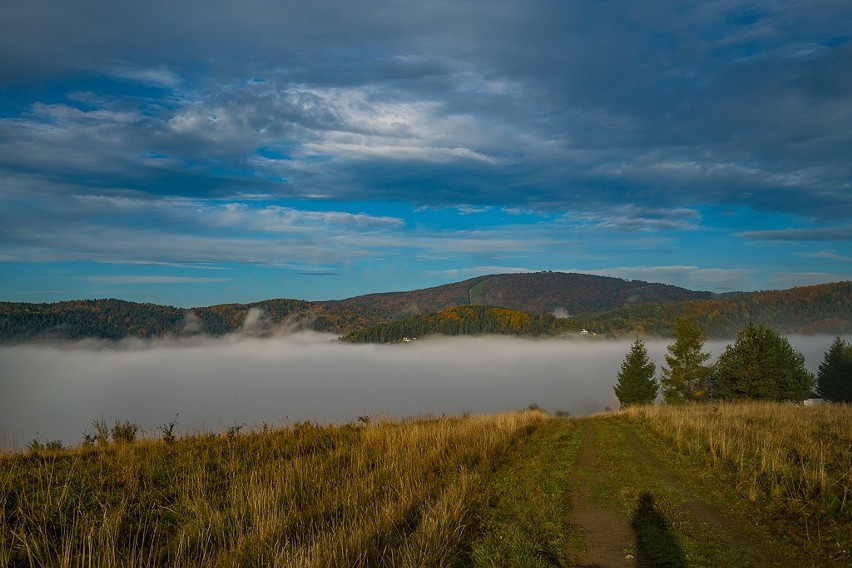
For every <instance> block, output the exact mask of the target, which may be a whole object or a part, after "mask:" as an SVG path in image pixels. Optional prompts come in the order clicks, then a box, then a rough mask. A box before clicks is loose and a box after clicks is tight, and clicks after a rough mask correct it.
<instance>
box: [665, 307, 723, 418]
mask: <svg viewBox="0 0 852 568" xmlns="http://www.w3.org/2000/svg"><path fill="white" fill-rule="evenodd" d="M674 336H675V342H674V343H673V344H671V345H669V347H668V354H667V355H666V365H668V367H663V369H662V370H663V376H662V378H661V379H660V386H661V387H662V390H663V398H664V399H665V401H666V402H667V403H669V404H676V403H679V402H687V401H696V400H703V399H704V398H705V397H706V396H707V393H708V391H709V388H710V377H711V367H710V366H708V365H707V364H706V363H707V360H708V359H710V354H709V353H704V352H703V351H702V349H703V348H704V331H703V330H702V329H701V327H700V326H699V325H698V324H697V323H696V322H695V319H694V318H691V317H686V316H681V317H679V318H677V320H676V322H675V329H674Z"/></svg>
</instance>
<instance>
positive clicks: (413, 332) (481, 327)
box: [342, 306, 567, 343]
mask: <svg viewBox="0 0 852 568" xmlns="http://www.w3.org/2000/svg"><path fill="white" fill-rule="evenodd" d="M566 323H567V322H566V320H563V319H560V318H557V317H555V316H552V315H549V314H536V315H531V314H527V313H525V312H521V311H517V310H509V309H506V308H499V307H494V306H456V307H454V308H450V309H448V310H443V311H440V312H437V313H434V314H429V315H425V316H412V317H409V318H406V319H404V320H400V321H395V322H391V323H385V324H379V325H375V326H372V327H368V328H366V329H361V330H358V331H354V332H352V333H350V334H349V335H347V336H345V337H343V338H342V339H343V340H344V341H349V342H352V343H397V342H400V341H403V340H404V339H406V338H408V339H415V338H418V337H425V336H427V335H436V334H440V335H481V334H503V335H556V334H558V333H561V332H562V331H565V329H566V328H565V325H566Z"/></svg>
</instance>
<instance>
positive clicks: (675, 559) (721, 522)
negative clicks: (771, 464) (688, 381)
mask: <svg viewBox="0 0 852 568" xmlns="http://www.w3.org/2000/svg"><path fill="white" fill-rule="evenodd" d="M580 427H581V428H583V429H584V431H583V432H582V433H580V435H581V436H582V443H581V445H580V450H579V453H578V456H577V461H576V464H575V468H574V472H573V475H572V479H571V484H572V486H571V488H570V494H571V516H570V521H571V523H572V525H574V528H575V529H577V528H579V532H580V533H581V534H582V540H583V543H584V549H583V550H582V551H576V550H573V551H566V554H565V557H566V558H567V559H568V565H569V566H583V567H593V566H594V567H610V566H612V567H631V566H642V567H644V566H673V567H678V566H708V567H715V566H732V567H734V566H743V567H749V566H754V567H761V566H783V567H796V566H805V567H806V566H821V565H823V564H820V563H819V562H815V561H813V560H811V559H808V558H806V557H804V555H803V554H802V553H801V551H799V550H797V549H795V548H794V547H792V546H790V545H789V544H787V543H785V542H783V541H782V540H779V539H778V538H777V537H773V536H772V535H771V534H770V533H769V532H768V531H767V530H766V528H765V527H762V526H760V525H759V524H757V523H756V522H755V521H754V520H753V519H752V517H751V515H750V514H749V510H748V507H747V506H746V505H744V503H743V500H742V499H739V498H737V497H736V495H735V493H734V492H733V490H732V489H731V488H726V487H724V486H723V485H721V484H720V483H718V482H717V481H715V480H713V479H710V478H708V477H707V476H706V472H704V471H702V470H700V469H699V468H697V467H695V466H692V465H690V464H687V463H685V462H684V460H682V459H677V458H676V457H675V456H674V455H673V454H672V452H670V451H668V450H667V449H666V448H663V447H662V446H661V444H660V442H659V441H658V440H656V439H653V438H651V437H650V436H647V435H645V434H642V433H640V434H637V430H636V428H635V426H634V425H631V424H630V423H628V422H627V421H625V420H623V419H620V418H589V419H585V420H582V421H580Z"/></svg>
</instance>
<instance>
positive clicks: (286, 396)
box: [0, 333, 833, 448]
mask: <svg viewBox="0 0 852 568" xmlns="http://www.w3.org/2000/svg"><path fill="white" fill-rule="evenodd" d="M832 339H833V338H832V337H826V336H822V337H791V338H790V340H791V343H792V344H793V345H794V346H795V347H796V348H797V349H798V350H800V351H801V352H802V353H803V354H804V355H805V356H806V358H807V366H808V368H809V369H811V370H812V371H816V369H817V367H818V365H819V363H820V362H821V361H822V359H823V355H824V353H825V351H826V350H827V349H828V347H829V345H830V343H831V341H832ZM668 343H669V341H664V340H651V341H649V342H648V350H649V354H650V355H651V357H652V358H653V359H655V360H656V362H657V364H658V366H659V365H660V364H662V363H663V361H664V359H663V356H664V354H665V351H666V346H667V344H668ZM728 343H729V342H727V341H713V342H708V343H707V344H706V348H707V350H708V351H710V352H711V353H712V354H713V355H714V356H716V355H718V354H719V353H721V352H722V351H723V350H724V348H725V346H726V345H727V344H728ZM628 344H629V341H627V340H621V341H615V340H605V339H602V338H576V339H570V340H568V339H549V340H526V339H516V338H508V337H479V338H475V337H474V338H470V337H463V338H453V339H428V340H419V341H416V342H412V343H406V344H399V345H349V344H343V343H340V342H337V341H335V338H334V337H332V336H327V335H321V334H315V333H299V334H293V335H289V336H286V337H273V338H251V337H245V336H232V337H226V338H221V339H210V338H207V339H203V338H194V339H185V340H168V341H141V340H136V341H124V342H120V343H108V342H98V341H83V342H76V343H66V344H57V345H20V346H12V347H3V348H0V369H2V371H0V447H2V446H6V447H9V446H11V445H13V444H14V445H16V446H17V447H18V448H21V447H22V446H23V444H25V443H26V442H28V441H30V440H32V439H33V438H34V437H38V438H39V439H41V440H42V441H45V440H62V441H63V442H65V443H66V444H68V443H71V444H77V443H79V441H80V439H81V436H82V433H83V432H84V431H87V430H88V431H91V430H92V427H91V423H92V420H93V419H96V418H100V417H103V418H104V419H105V420H106V421H107V422H108V423H110V424H111V423H113V422H114V421H115V420H117V419H120V420H130V421H133V422H136V423H138V424H140V425H141V426H142V427H143V428H144V429H145V431H146V432H147V433H148V434H149V435H151V436H155V435H157V433H158V430H157V427H158V426H159V425H162V424H164V423H166V422H169V421H171V420H173V419H174V418H175V416H176V415H177V422H178V428H177V430H179V431H181V432H187V431H198V430H201V429H204V430H209V431H214V432H216V431H221V430H223V429H225V428H227V427H229V426H232V425H238V424H246V428H253V427H257V426H259V425H260V424H261V423H262V422H264V421H266V422H268V423H269V424H272V425H275V426H277V425H281V424H286V423H288V422H292V421H294V420H306V419H310V420H317V421H321V422H345V421H351V420H355V419H357V417H359V416H362V415H370V416H391V417H407V416H418V415H426V414H434V415H440V414H443V413H446V414H458V413H462V412H465V411H469V412H473V413H490V412H499V411H504V410H512V409H518V408H523V407H526V406H527V405H529V404H531V403H537V404H539V405H540V406H541V407H543V408H545V409H547V410H550V411H555V410H567V411H568V412H570V413H571V414H575V415H576V414H584V413H591V412H594V411H598V410H603V409H604V408H605V407H607V406H610V407H613V408H615V407H617V405H618V403H617V401H616V399H615V397H614V395H613V391H612V385H613V384H614V382H615V376H616V373H617V372H618V368H619V366H620V364H621V361H622V359H623V358H624V355H625V353H626V352H627V349H628Z"/></svg>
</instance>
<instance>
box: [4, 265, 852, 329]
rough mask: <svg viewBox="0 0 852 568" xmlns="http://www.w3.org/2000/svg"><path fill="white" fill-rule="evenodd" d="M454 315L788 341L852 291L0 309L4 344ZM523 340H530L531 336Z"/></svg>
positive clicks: (587, 287)
mask: <svg viewBox="0 0 852 568" xmlns="http://www.w3.org/2000/svg"><path fill="white" fill-rule="evenodd" d="M458 306H492V307H495V308H504V309H507V310H513V311H517V312H523V314H524V316H515V317H516V319H517V318H521V319H524V318H530V319H531V320H533V319H535V321H537V322H538V323H536V326H537V327H536V329H539V330H541V331H539V332H536V333H552V332H553V330H555V329H556V328H560V329H561V328H565V329H573V330H579V329H581V328H586V329H589V330H590V331H594V332H597V333H602V334H603V333H606V334H610V335H623V334H628V333H633V332H637V331H638V332H645V333H649V334H654V335H661V336H665V335H668V334H670V333H671V329H672V326H673V324H674V320H675V318H676V317H677V316H678V315H680V314H683V313H689V314H692V315H694V316H696V318H697V319H698V320H699V322H700V323H701V324H702V325H704V326H705V328H706V330H707V333H708V335H710V336H725V335H733V334H734V333H735V332H736V330H737V329H739V328H740V327H741V326H742V325H744V324H745V323H747V322H749V321H754V322H757V323H764V324H767V325H771V326H772V327H775V328H776V329H778V330H779V331H782V332H786V333H848V332H850V331H852V282H837V283H831V284H822V285H818V286H807V287H802V288H792V289H789V290H781V291H766V292H741V293H734V294H726V295H716V294H712V293H710V292H703V291H692V290H687V289H684V288H678V287H676V286H670V285H666V284H654V283H649V282H643V281H640V280H622V279H619V278H610V277H605V276H593V275H588V274H572V273H562V272H537V273H526V274H497V275H491V276H480V277H477V278H471V279H469V280H464V281H461V282H455V283H451V284H446V285H443V286H436V287H432V288H424V289H420V290H412V291H406V292H387V293H380V294H368V295H364V296H356V297H353V298H348V299H345V300H332V301H319V302H311V301H305V300H298V299H272V300H264V301H261V302H253V303H249V304H221V305H215V306H202V307H196V308H176V307H172V306H162V305H157V304H142V303H134V302H127V301H123V300H117V299H101V300H78V301H69V302H56V303H46V304H31V303H19V302H3V303H0V342H20V341H29V340H40V339H81V338H87V337H93V338H101V339H112V340H116V339H122V338H125V337H161V336H182V335H197V334H207V335H224V334H228V333H238V332H240V333H249V334H256V335H268V334H273V333H276V332H278V331H280V330H282V329H286V330H290V329H311V330H315V331H321V332H329V333H337V334H340V335H346V334H352V333H353V332H357V331H359V330H366V329H368V328H371V327H373V326H377V325H381V324H395V323H398V325H396V327H397V328H400V329H401V328H402V327H405V326H408V325H421V324H422V325H426V324H425V323H424V322H429V321H431V322H433V323H435V322H438V321H440V320H441V316H440V314H441V312H443V311H445V310H449V309H451V308H456V307H458ZM417 316H428V317H425V319H421V320H418V322H419V323H416V324H415V323H413V322H414V320H410V318H416V317H417ZM545 316H547V317H548V318H551V319H547V318H545ZM542 318H544V319H542ZM554 318H555V319H556V320H563V319H566V318H567V322H558V323H554V321H553V319H554ZM545 319H547V321H546V322H545ZM402 322H407V323H405V324H404V325H403V323H402ZM554 326H555V327H554ZM438 327H440V326H438ZM534 327H535V326H534ZM545 328H546V329H545ZM494 331H496V332H498V333H515V331H511V330H508V329H505V330H500V329H493V330H491V331H486V330H484V329H482V330H479V331H477V330H474V329H465V328H464V326H462V327H460V328H459V330H458V332H459V333H486V332H494ZM435 332H439V333H441V332H442V331H441V330H440V329H436V330H435ZM393 333H396V332H393ZM406 333H407V332H406ZM517 333H524V334H526V333H532V332H530V331H529V330H527V329H525V330H523V331H517ZM362 335H363V334H362Z"/></svg>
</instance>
